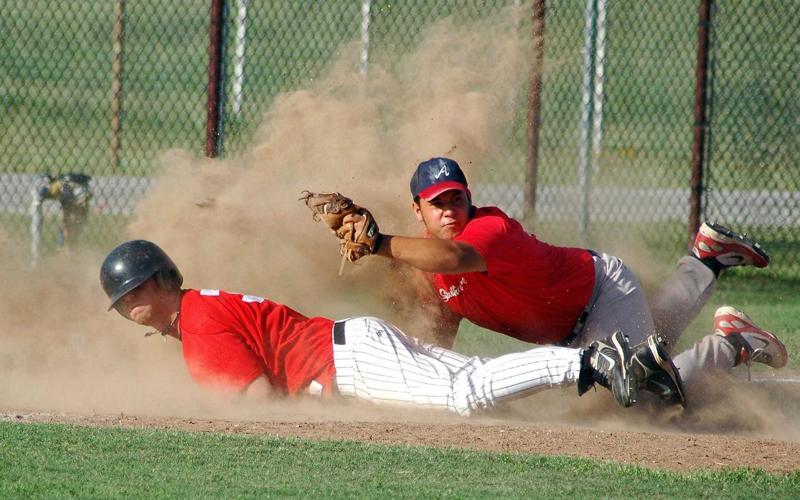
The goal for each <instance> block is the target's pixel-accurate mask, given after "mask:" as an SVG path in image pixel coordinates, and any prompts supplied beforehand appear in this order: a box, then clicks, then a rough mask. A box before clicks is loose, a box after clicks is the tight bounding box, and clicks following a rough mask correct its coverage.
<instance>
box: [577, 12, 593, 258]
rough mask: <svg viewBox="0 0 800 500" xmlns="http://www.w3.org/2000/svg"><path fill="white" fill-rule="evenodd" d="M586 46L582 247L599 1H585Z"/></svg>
mask: <svg viewBox="0 0 800 500" xmlns="http://www.w3.org/2000/svg"><path fill="white" fill-rule="evenodd" d="M585 17H586V19H585V23H586V25H585V27H584V32H583V33H584V44H583V84H582V91H581V122H580V139H579V144H578V188H579V192H580V196H581V201H580V214H579V215H578V234H579V237H580V238H581V241H582V242H583V244H586V243H587V242H588V239H589V215H590V214H589V205H590V201H591V199H590V198H591V191H592V188H591V185H590V175H591V171H590V169H589V158H590V156H591V149H592V139H591V135H592V129H591V127H592V113H593V111H594V105H593V104H592V101H593V99H594V63H595V60H594V59H595V43H596V41H597V0H586V12H585Z"/></svg>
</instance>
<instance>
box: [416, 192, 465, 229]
mask: <svg viewBox="0 0 800 500" xmlns="http://www.w3.org/2000/svg"><path fill="white" fill-rule="evenodd" d="M413 208H414V213H415V214H416V215H417V219H418V220H419V221H420V222H422V223H423V224H425V228H426V229H427V230H428V233H429V234H430V235H431V236H434V237H436V238H440V239H443V240H452V239H453V238H455V237H456V236H458V235H459V234H461V231H463V230H464V227H465V226H466V225H467V222H468V221H469V208H470V200H469V196H467V193H465V192H464V191H461V190H459V189H451V190H449V191H445V192H444V193H442V194H440V195H439V196H437V197H435V198H433V199H431V200H425V199H422V198H420V200H419V203H414V205H413Z"/></svg>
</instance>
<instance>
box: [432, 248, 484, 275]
mask: <svg viewBox="0 0 800 500" xmlns="http://www.w3.org/2000/svg"><path fill="white" fill-rule="evenodd" d="M441 268H442V270H441V271H440V272H442V273H444V274H448V273H466V272H477V271H485V270H486V265H485V263H484V260H483V257H481V255H480V254H479V253H478V251H477V250H475V249H474V248H473V247H472V246H470V245H467V244H465V243H461V242H455V241H454V242H451V244H450V245H448V249H447V251H446V252H443V253H442V260H441Z"/></svg>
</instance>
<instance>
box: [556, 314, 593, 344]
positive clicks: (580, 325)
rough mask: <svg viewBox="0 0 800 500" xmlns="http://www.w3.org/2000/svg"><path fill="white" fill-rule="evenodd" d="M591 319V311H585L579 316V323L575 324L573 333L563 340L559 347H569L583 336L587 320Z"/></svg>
mask: <svg viewBox="0 0 800 500" xmlns="http://www.w3.org/2000/svg"><path fill="white" fill-rule="evenodd" d="M588 317H589V309H584V310H583V312H582V313H581V315H580V316H578V321H576V322H575V326H573V327H572V331H571V332H569V335H567V336H566V337H564V338H563V339H561V340H560V341H559V342H558V344H557V345H559V346H562V347H569V346H570V345H571V344H572V343H573V342H574V341H575V339H576V338H578V335H580V334H581V332H582V331H583V327H584V325H586V318H588Z"/></svg>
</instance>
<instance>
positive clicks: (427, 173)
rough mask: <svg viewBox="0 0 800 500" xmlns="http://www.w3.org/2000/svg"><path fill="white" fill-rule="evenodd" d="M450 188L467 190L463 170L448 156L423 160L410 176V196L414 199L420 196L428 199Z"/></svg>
mask: <svg viewBox="0 0 800 500" xmlns="http://www.w3.org/2000/svg"><path fill="white" fill-rule="evenodd" d="M451 189H458V190H461V191H464V192H468V189H467V178H466V177H465V176H464V172H462V171H461V167H459V166H458V163H456V162H455V160H451V159H450V158H431V159H430V160H427V161H424V162H422V163H420V164H419V165H418V166H417V170H416V171H415V172H414V175H413V176H411V196H412V197H413V198H415V199H416V198H417V197H420V198H423V199H425V200H428V201H430V200H432V199H433V198H435V197H436V196H439V195H440V194H441V193H443V192H445V191H449V190H451Z"/></svg>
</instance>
